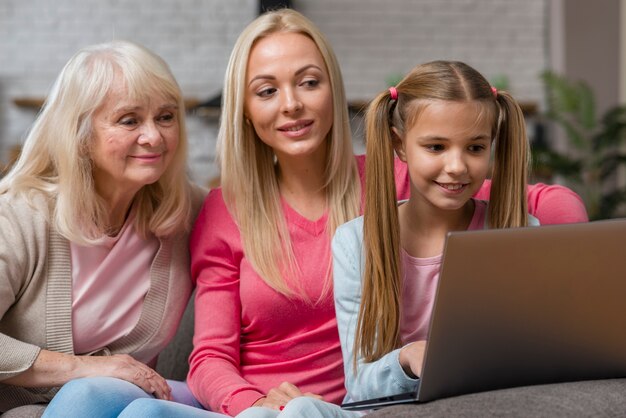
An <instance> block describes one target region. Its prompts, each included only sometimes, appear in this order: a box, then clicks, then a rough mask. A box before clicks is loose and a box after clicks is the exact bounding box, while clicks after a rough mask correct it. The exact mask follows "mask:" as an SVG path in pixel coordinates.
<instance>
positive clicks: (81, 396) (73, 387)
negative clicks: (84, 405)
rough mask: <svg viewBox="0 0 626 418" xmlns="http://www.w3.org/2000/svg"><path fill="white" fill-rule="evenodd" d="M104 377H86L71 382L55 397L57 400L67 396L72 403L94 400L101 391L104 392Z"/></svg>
mask: <svg viewBox="0 0 626 418" xmlns="http://www.w3.org/2000/svg"><path fill="white" fill-rule="evenodd" d="M103 379H112V378H103V377H84V378H81V379H74V380H70V381H69V382H67V383H66V384H64V385H63V387H61V390H60V391H59V393H57V395H56V396H55V399H57V400H58V399H59V398H62V397H63V396H67V397H68V398H69V399H72V402H80V401H81V400H85V399H92V398H93V396H95V395H96V394H97V393H98V392H99V391H101V390H102V386H103V383H104V382H103Z"/></svg>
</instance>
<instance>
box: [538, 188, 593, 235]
mask: <svg viewBox="0 0 626 418" xmlns="http://www.w3.org/2000/svg"><path fill="white" fill-rule="evenodd" d="M528 211H529V212H530V214H531V215H534V216H535V217H536V218H537V219H538V220H539V222H541V224H542V225H548V224H559V223H573V222H587V221H588V220H589V217H588V215H587V210H586V208H585V204H584V202H583V200H582V199H581V197H580V196H579V195H578V194H576V193H575V192H574V191H573V190H571V189H569V188H567V187H565V186H561V185H558V184H552V185H548V184H543V183H537V184H529V185H528Z"/></svg>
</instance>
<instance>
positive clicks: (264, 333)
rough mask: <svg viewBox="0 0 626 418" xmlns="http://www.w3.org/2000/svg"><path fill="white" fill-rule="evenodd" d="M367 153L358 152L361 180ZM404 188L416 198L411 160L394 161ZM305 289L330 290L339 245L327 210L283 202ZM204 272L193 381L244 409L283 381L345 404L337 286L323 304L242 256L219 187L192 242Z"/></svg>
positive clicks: (219, 400) (204, 392)
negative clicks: (290, 294)
mask: <svg viewBox="0 0 626 418" xmlns="http://www.w3.org/2000/svg"><path fill="white" fill-rule="evenodd" d="M364 162H365V160H364V158H363V157H362V156H359V157H357V166H358V169H359V174H360V177H361V180H362V181H363V171H364ZM396 178H397V179H399V180H398V182H397V187H398V195H399V197H400V198H406V197H408V182H407V181H406V179H407V178H408V176H407V172H406V166H405V165H404V164H402V163H400V162H399V161H398V163H397V164H396ZM283 212H284V215H285V219H286V221H287V226H288V229H289V233H290V237H291V243H292V245H293V250H294V255H295V257H296V259H297V261H298V264H299V266H300V269H301V271H302V275H301V277H300V278H299V282H300V283H301V285H302V287H303V289H304V291H305V292H306V294H307V295H308V296H309V298H310V299H311V300H313V301H318V299H320V295H321V294H322V290H323V286H324V284H325V282H326V277H327V275H328V274H329V273H330V271H329V270H328V268H329V263H330V258H331V250H330V239H331V237H330V236H328V233H327V231H326V224H327V219H328V218H327V215H328V214H324V215H323V216H322V217H321V218H320V219H318V220H315V221H310V220H308V219H306V218H304V217H303V216H301V215H300V214H299V213H298V212H296V211H295V210H294V209H292V208H291V207H290V206H289V205H288V204H287V203H286V202H284V201H283ZM190 249H191V259H192V266H191V270H192V277H193V278H194V279H195V281H196V300H195V309H196V311H195V334H194V350H193V352H192V354H191V356H190V370H189V376H188V383H189V386H190V388H191V390H192V392H193V394H194V395H195V396H196V398H197V399H198V400H199V401H200V402H201V403H202V404H203V405H204V406H205V407H208V408H210V409H211V410H213V411H216V412H221V413H224V414H228V415H236V414H238V413H239V412H240V411H242V410H244V409H245V408H248V407H250V406H251V405H252V404H253V403H254V402H255V401H257V400H258V399H259V398H261V397H262V396H265V395H266V394H267V392H268V391H269V390H270V389H271V388H274V387H277V386H279V385H280V384H281V383H282V382H285V381H286V382H290V383H293V384H295V385H296V386H298V387H299V388H300V389H301V390H302V391H303V392H312V393H317V394H320V395H322V396H323V397H324V399H325V400H327V401H330V402H334V403H339V402H341V400H342V399H343V397H344V395H345V387H344V377H343V363H342V357H341V347H340V345H339V336H338V333H337V321H336V319H335V308H334V302H333V295H332V292H327V293H326V296H325V297H323V298H321V300H319V301H318V302H317V303H316V304H315V305H311V304H309V303H307V302H305V301H302V300H299V299H295V298H291V299H290V298H287V297H285V296H282V295H280V294H278V293H277V292H275V291H274V290H272V289H271V288H270V287H269V286H267V285H266V284H265V282H264V281H263V280H262V279H261V278H260V276H259V275H258V274H257V273H256V272H255V271H254V269H253V268H252V266H251V265H250V263H249V261H248V260H247V258H246V257H245V255H244V252H243V247H242V244H241V237H240V233H239V229H238V228H237V226H236V225H235V223H234V220H233V219H232V217H231V215H230V213H229V212H228V210H227V208H226V205H225V203H224V200H223V198H222V192H221V189H216V190H213V191H212V192H211V193H210V194H209V196H208V197H207V199H206V201H205V204H204V207H203V208H202V211H201V212H200V215H199V217H198V219H197V221H196V224H195V227H194V230H193V232H192V235H191V242H190Z"/></svg>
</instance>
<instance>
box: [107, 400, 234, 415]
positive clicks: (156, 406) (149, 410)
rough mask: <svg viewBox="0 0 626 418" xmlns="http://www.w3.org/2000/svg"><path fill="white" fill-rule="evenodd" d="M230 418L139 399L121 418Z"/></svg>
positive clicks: (167, 402) (195, 409) (158, 401)
mask: <svg viewBox="0 0 626 418" xmlns="http://www.w3.org/2000/svg"><path fill="white" fill-rule="evenodd" d="M148 417H167V418H228V415H223V414H219V413H217V412H211V411H206V410H204V409H200V408H195V407H193V406H189V405H183V404H181V403H177V402H171V401H164V400H160V399H154V398H151V399H137V400H135V401H133V402H132V403H131V404H130V405H128V406H127V407H126V408H124V411H123V412H122V413H121V414H120V415H119V418H148Z"/></svg>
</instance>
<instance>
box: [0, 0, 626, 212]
mask: <svg viewBox="0 0 626 418" xmlns="http://www.w3.org/2000/svg"><path fill="white" fill-rule="evenodd" d="M277 2H280V1H262V0H54V1H52V0H0V168H3V167H4V168H6V166H7V165H8V164H10V161H11V160H12V158H14V156H15V154H16V153H17V152H18V151H19V146H20V144H21V142H22V140H23V138H24V136H25V133H26V132H27V130H28V128H29V126H30V124H31V123H32V122H33V120H34V118H35V117H36V114H37V112H38V110H39V107H40V106H41V103H42V102H43V100H44V98H45V96H46V94H47V92H48V89H49V88H50V86H51V84H52V82H53V81H54V78H55V77H56V75H57V74H58V73H59V71H60V70H61V68H62V66H63V64H64V63H65V62H66V61H67V60H68V59H69V58H70V57H71V56H72V55H73V54H74V53H75V52H76V51H77V50H78V49H79V48H81V47H83V46H86V45H89V44H92V43H97V42H103V41H109V40H113V39H127V40H132V41H135V42H138V43H141V44H143V45H145V46H147V47H148V48H150V49H152V50H153V51H155V52H156V53H158V54H159V55H161V56H162V57H163V58H164V59H165V60H166V61H167V62H168V63H169V64H170V66H171V68H172V71H173V73H174V75H175V76H176V77H177V79H178V81H179V83H180V85H181V88H182V90H183V93H184V95H185V97H186V101H187V107H188V110H187V123H188V127H189V140H190V174H191V176H192V178H193V179H194V180H195V181H197V182H198V183H201V184H205V185H206V184H209V183H210V182H211V181H212V180H214V179H215V178H216V177H217V176H218V175H219V172H218V169H217V167H216V164H215V155H214V153H215V142H216V134H217V129H218V126H219V100H220V96H219V95H220V91H221V86H222V82H223V75H224V71H225V68H226V64H227V60H228V56H229V54H230V51H231V48H232V46H233V44H234V42H235V40H236V38H237V36H238V34H239V33H240V31H241V30H242V29H243V28H244V26H245V25H247V24H248V23H249V22H250V21H251V20H252V19H254V18H255V17H256V16H258V14H259V13H260V11H261V10H262V9H263V7H271V6H272V4H273V3H277ZM283 3H287V4H288V5H289V6H290V7H292V8H294V9H296V10H298V11H300V12H302V13H303V14H304V15H306V16H307V17H309V18H310V19H311V20H312V21H313V22H315V23H316V24H317V25H318V26H319V27H320V28H321V29H322V31H323V32H324V33H325V34H326V36H327V37H328V38H329V40H330V42H331V43H332V45H333V46H334V48H335V52H336V54H337V56H338V59H339V62H340V64H341V67H342V71H343V75H344V80H345V83H346V90H347V97H348V99H349V101H350V110H351V117H352V125H353V131H354V143H355V149H356V151H357V152H362V151H363V150H364V146H363V144H362V137H363V132H362V120H361V112H362V109H363V106H364V105H365V104H366V103H367V101H368V100H369V99H371V98H372V97H373V96H374V95H375V94H377V93H378V92H379V91H380V90H382V89H385V88H386V87H387V86H388V85H391V84H393V83H395V82H396V81H397V80H398V79H399V78H400V77H401V76H402V75H403V74H405V73H406V72H407V71H408V70H409V69H411V68H412V67H413V66H414V65H416V64H418V63H422V62H426V61H430V60H434V59H452V60H461V61H465V62H467V63H468V64H470V65H472V66H474V67H475V68H476V69H478V70H479V71H480V72H481V73H483V74H484V75H485V76H486V77H487V78H488V79H489V80H490V81H491V82H492V84H494V85H496V86H497V87H498V88H499V89H506V90H509V91H510V92H511V93H512V94H513V95H514V96H515V97H516V98H517V99H518V100H519V101H520V103H521V104H522V107H523V109H524V112H525V114H526V116H527V122H528V128H529V129H528V131H529V138H530V140H531V142H532V144H533V147H534V150H535V151H534V166H533V181H543V182H552V183H563V184H567V185H569V186H570V187H572V188H574V189H575V190H576V191H578V192H579V193H580V194H581V195H582V196H583V197H584V199H585V201H586V204H587V207H588V209H589V211H590V214H591V215H592V217H593V218H594V219H597V218H607V217H617V216H624V208H623V207H624V202H625V201H626V187H625V186H626V153H625V152H624V146H623V139H624V133H625V130H624V126H625V125H626V119H625V115H626V113H625V112H624V108H623V106H622V105H623V104H624V103H625V102H626V42H624V40H626V0H595V1H593V2H592V1H588V0H525V1H516V0H386V1H380V0H291V1H286V2H285V1H283Z"/></svg>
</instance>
